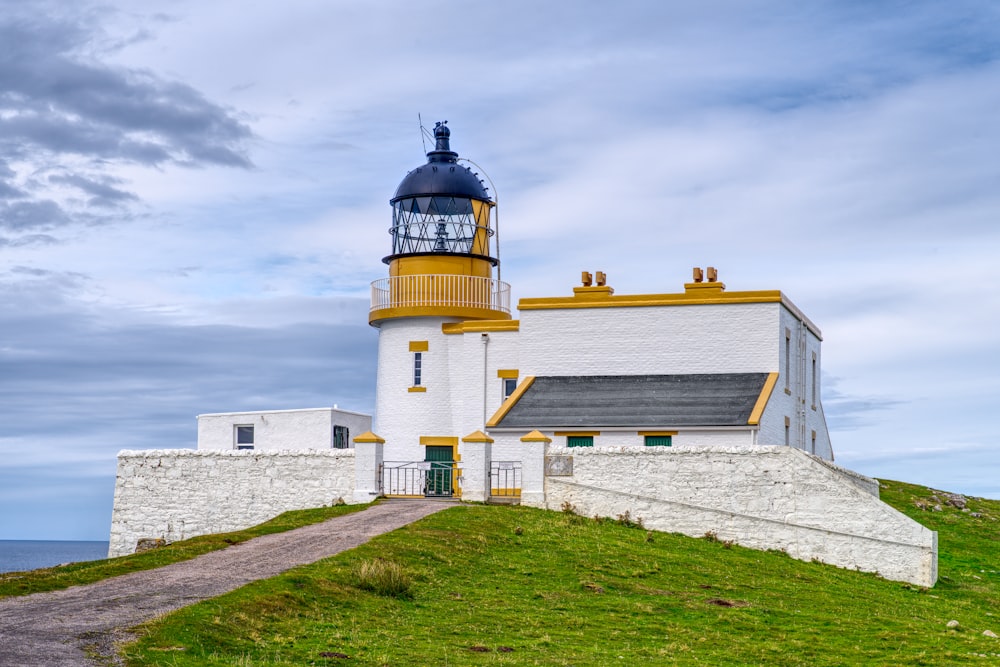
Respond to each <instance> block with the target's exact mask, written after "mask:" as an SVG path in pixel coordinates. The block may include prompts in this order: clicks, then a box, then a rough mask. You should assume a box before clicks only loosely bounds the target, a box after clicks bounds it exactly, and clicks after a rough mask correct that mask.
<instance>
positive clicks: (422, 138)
mask: <svg viewBox="0 0 1000 667" xmlns="http://www.w3.org/2000/svg"><path fill="white" fill-rule="evenodd" d="M417 122H418V123H419V124H420V142H421V143H422V144H423V145H424V153H426V152H427V140H428V139H433V138H434V137H433V136H432V135H431V133H430V132H429V131H428V130H427V128H426V127H424V119H423V118H421V117H420V112H419V111H418V112H417Z"/></svg>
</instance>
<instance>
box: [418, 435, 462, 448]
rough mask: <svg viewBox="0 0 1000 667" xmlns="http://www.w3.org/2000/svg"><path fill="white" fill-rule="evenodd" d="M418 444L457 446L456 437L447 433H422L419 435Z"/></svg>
mask: <svg viewBox="0 0 1000 667" xmlns="http://www.w3.org/2000/svg"><path fill="white" fill-rule="evenodd" d="M420 444H421V445H424V446H426V445H430V446H432V447H458V438H453V437H451V436H449V435H422V436H420Z"/></svg>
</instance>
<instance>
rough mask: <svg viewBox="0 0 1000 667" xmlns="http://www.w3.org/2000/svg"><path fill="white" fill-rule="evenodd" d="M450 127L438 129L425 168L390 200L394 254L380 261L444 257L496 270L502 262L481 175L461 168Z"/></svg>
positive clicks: (411, 175)
mask: <svg viewBox="0 0 1000 667" xmlns="http://www.w3.org/2000/svg"><path fill="white" fill-rule="evenodd" d="M447 122H448V121H443V122H439V123H436V124H435V126H434V142H435V145H434V150H432V151H430V152H429V153H427V164H425V165H422V166H420V167H417V168H416V169H414V170H412V171H410V172H409V173H408V174H407V175H406V177H405V178H403V181H402V182H401V183H400V184H399V187H398V188H396V194H395V195H394V196H393V198H392V199H391V200H390V203H391V204H392V229H390V230H389V233H390V234H391V235H392V254H391V255H389V256H387V257H384V258H383V259H382V261H383V262H385V263H386V264H389V263H391V262H392V260H394V259H398V258H400V257H405V256H412V255H440V254H448V255H459V256H466V257H475V258H480V259H486V260H488V261H489V262H490V263H491V264H492V265H493V266H496V265H497V263H498V261H499V260H498V259H497V258H496V253H495V252H491V249H492V248H491V246H492V243H491V240H492V238H493V235H494V230H493V229H492V228H491V225H490V217H491V210H492V207H493V201H492V199H491V198H490V196H489V193H488V192H487V190H486V186H485V185H483V182H482V181H481V180H479V175H478V174H476V173H474V172H473V171H472V170H470V169H469V168H468V167H466V166H464V165H460V164H458V153H456V152H454V151H453V150H451V143H450V137H451V130H449V129H448V126H447V125H446V123H447Z"/></svg>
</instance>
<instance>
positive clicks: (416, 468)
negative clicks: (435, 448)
mask: <svg viewBox="0 0 1000 667" xmlns="http://www.w3.org/2000/svg"><path fill="white" fill-rule="evenodd" d="M461 472H462V471H461V469H460V468H456V467H455V464H454V463H451V462H448V461H385V462H384V463H382V465H381V466H380V468H379V485H380V486H379V494H380V495H383V496H388V497H390V498H392V497H396V498H414V497H422V498H434V497H444V498H446V497H450V496H454V495H456V491H457V490H458V476H459V475H460V474H461Z"/></svg>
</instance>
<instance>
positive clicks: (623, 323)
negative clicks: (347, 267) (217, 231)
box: [110, 123, 937, 586]
mask: <svg viewBox="0 0 1000 667" xmlns="http://www.w3.org/2000/svg"><path fill="white" fill-rule="evenodd" d="M434 139H435V146H434V150H432V151H430V152H429V153H428V154H427V162H426V164H423V165H421V166H419V167H417V168H415V169H413V170H412V171H410V172H409V173H408V174H407V175H406V176H405V177H404V178H403V180H402V182H401V183H400V184H399V187H398V188H397V189H396V192H395V194H394V196H393V197H392V199H391V207H392V224H391V227H390V229H389V238H390V242H391V245H390V247H389V254H388V255H387V256H385V257H384V258H383V262H384V263H385V264H386V265H388V274H389V275H388V276H387V277H386V278H382V279H380V280H376V281H375V282H374V283H373V284H372V291H371V294H372V299H371V309H370V312H369V323H370V324H371V325H372V326H373V327H375V328H377V329H378V335H379V341H378V377H377V386H376V420H375V424H374V428H373V426H372V422H371V418H370V417H369V416H367V415H363V414H358V413H354V412H349V411H345V410H340V409H338V408H337V407H336V406H335V407H334V408H316V409H305V410H278V411H261V412H241V413H223V414H208V415H200V416H199V418H198V448H197V450H196V451H191V450H149V451H123V452H121V453H120V454H119V457H118V458H119V465H118V480H117V482H116V490H115V510H114V516H113V519H112V531H111V532H112V534H111V548H110V553H111V554H112V555H118V554H122V553H129V552H131V550H132V549H134V548H135V544H136V542H137V540H139V539H141V538H160V539H163V540H166V541H171V540H175V539H182V538H184V537H191V536H194V535H200V534H204V533H208V532H221V531H224V530H234V529H237V528H242V527H246V526H249V525H253V524H254V523H257V522H259V521H263V520H266V519H267V518H270V517H272V516H274V515H276V514H278V513H280V512H282V511H285V510H288V509H296V508H303V507H315V506H318V505H324V504H330V503H331V502H340V501H343V502H356V503H357V502H369V501H371V500H373V499H374V498H376V497H378V496H390V497H391V496H396V497H407V496H419V497H425V496H455V497H461V498H462V499H463V500H467V501H468V500H471V501H491V500H500V499H503V500H505V501H514V502H520V503H521V504H523V505H530V506H535V507H543V508H548V509H559V508H561V507H569V506H571V507H574V508H576V510H577V511H579V512H580V513H582V514H586V515H588V516H592V515H600V516H612V517H613V516H619V515H621V514H623V513H625V512H629V513H630V516H632V517H638V518H640V519H641V520H643V521H644V522H645V525H646V526H647V527H648V528H650V529H654V530H666V531H673V532H681V533H684V534H688V535H692V536H702V535H705V534H706V533H712V534H713V535H716V536H717V537H718V538H719V539H723V540H732V541H734V542H737V543H739V544H742V545H745V546H749V547H754V548H763V549H783V550H785V551H786V552H787V553H788V554H789V555H791V556H793V557H796V558H801V559H805V560H809V559H816V560H820V561H823V562H827V563H831V564H835V565H839V566H841V567H850V568H856V569H860V570H864V571H869V572H877V573H879V574H881V575H882V576H885V577H887V578H890V579H899V580H903V581H909V582H913V583H917V584H920V585H923V586H929V585H933V583H934V581H935V580H936V578H937V535H936V533H934V532H933V531H929V530H927V529H926V528H924V527H923V526H921V525H920V524H918V523H916V522H914V521H912V520H911V519H909V518H907V517H906V516H905V515H903V514H901V513H899V512H897V511H896V510H894V509H892V508H891V507H889V506H888V505H885V504H884V503H882V502H881V501H880V500H879V499H878V493H879V492H878V482H877V481H875V480H873V479H870V478H868V477H865V476H863V475H859V474H857V473H854V472H852V471H850V470H846V469H844V468H841V467H840V466H837V465H836V464H834V463H833V449H832V446H831V443H830V436H829V433H828V431H827V426H826V418H825V416H824V414H823V404H822V400H821V396H822V392H821V377H822V375H821V349H820V348H821V341H822V335H821V333H820V330H819V328H818V327H817V326H816V325H815V324H814V323H813V322H812V321H810V320H809V318H808V317H806V316H805V314H803V312H802V311H801V310H799V308H797V307H796V306H795V304H793V303H792V302H791V300H790V299H789V298H788V297H787V296H785V295H784V294H783V293H782V292H781V291H778V290H763V291H734V290H728V289H727V288H726V285H725V284H724V283H723V282H722V281H721V280H720V279H719V275H718V272H717V270H716V269H715V268H713V267H705V268H704V269H703V268H695V269H694V270H693V273H692V274H691V279H690V282H686V283H682V284H677V285H676V287H674V288H673V289H671V288H670V287H669V286H668V287H667V288H666V290H664V289H663V287H661V286H659V285H654V286H651V291H650V293H644V294H616V293H615V291H614V290H613V289H612V287H611V285H610V284H609V282H608V278H607V276H606V275H605V274H604V273H603V272H602V271H583V272H582V275H581V277H580V283H579V284H578V285H576V286H573V287H570V286H569V285H567V290H566V292H567V294H564V295H560V296H553V297H544V298H537V297H536V298H524V299H521V300H520V302H519V303H518V304H517V307H516V313H515V311H514V309H513V308H512V305H511V302H510V286H509V285H508V284H507V283H505V282H503V281H502V280H500V251H499V246H498V241H497V239H498V237H497V212H496V202H495V200H494V199H493V198H492V197H491V196H490V193H489V191H488V189H487V187H486V186H485V184H484V183H483V182H482V181H481V180H480V178H479V176H478V174H476V173H475V172H473V171H472V170H471V169H470V168H469V167H468V166H466V163H465V162H464V161H462V160H460V158H459V156H458V154H457V153H456V152H455V151H453V150H452V149H451V146H450V130H449V129H448V127H447V126H446V125H445V124H444V123H438V124H437V125H436V127H435V128H434ZM583 268H587V267H583ZM651 274H653V275H657V276H660V275H661V274H662V271H659V270H657V271H656V272H651ZM678 283H681V279H680V277H679V276H678ZM569 292H571V293H569ZM515 314H516V317H515Z"/></svg>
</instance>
